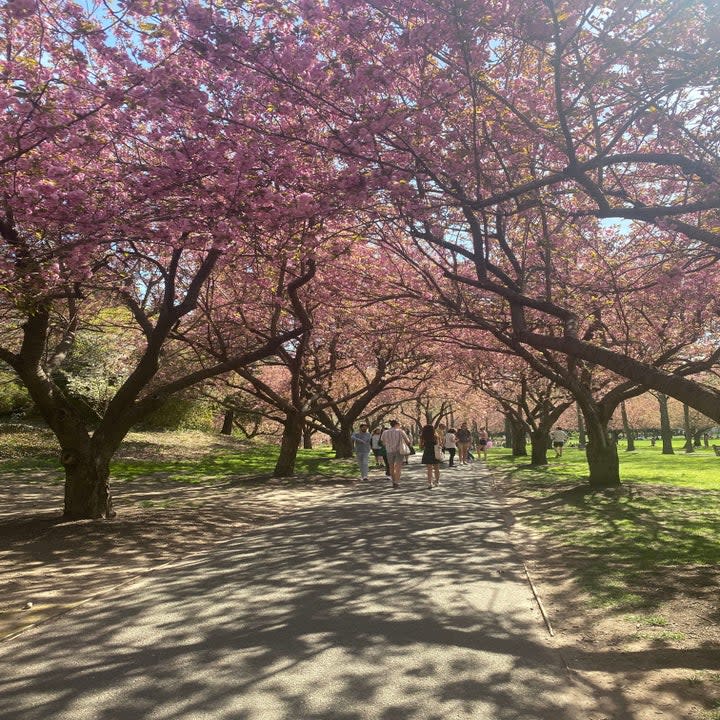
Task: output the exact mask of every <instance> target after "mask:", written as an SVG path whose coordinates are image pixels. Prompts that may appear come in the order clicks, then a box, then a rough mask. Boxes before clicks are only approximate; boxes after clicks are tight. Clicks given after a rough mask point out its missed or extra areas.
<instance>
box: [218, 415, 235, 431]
mask: <svg viewBox="0 0 720 720" xmlns="http://www.w3.org/2000/svg"><path fill="white" fill-rule="evenodd" d="M234 419H235V412H234V411H233V410H226V411H225V417H224V418H223V425H222V430H220V434H221V435H232V431H233V420H234Z"/></svg>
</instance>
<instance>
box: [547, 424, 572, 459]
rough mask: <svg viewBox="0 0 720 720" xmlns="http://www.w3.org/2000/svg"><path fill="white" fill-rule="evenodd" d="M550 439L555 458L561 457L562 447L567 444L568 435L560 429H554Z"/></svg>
mask: <svg viewBox="0 0 720 720" xmlns="http://www.w3.org/2000/svg"><path fill="white" fill-rule="evenodd" d="M550 439H551V440H552V444H553V448H554V449H555V457H556V458H559V457H562V454H563V447H565V443H566V442H567V439H568V434H567V433H566V432H565V431H564V430H563V429H562V428H555V429H554V430H553V431H552V432H551V433H550Z"/></svg>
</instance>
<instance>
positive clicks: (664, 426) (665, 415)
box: [656, 393, 675, 455]
mask: <svg viewBox="0 0 720 720" xmlns="http://www.w3.org/2000/svg"><path fill="white" fill-rule="evenodd" d="M656 397H657V399H658V403H659V405H660V437H661V438H662V446H663V447H662V454H663V455H674V454H675V451H674V450H673V444H672V428H671V427H670V413H669V412H668V396H667V395H663V394H662V393H658V394H657V395H656Z"/></svg>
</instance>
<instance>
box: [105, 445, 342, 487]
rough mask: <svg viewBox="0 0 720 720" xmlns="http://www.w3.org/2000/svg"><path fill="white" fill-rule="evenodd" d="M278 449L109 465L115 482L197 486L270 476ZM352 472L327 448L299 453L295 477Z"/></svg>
mask: <svg viewBox="0 0 720 720" xmlns="http://www.w3.org/2000/svg"><path fill="white" fill-rule="evenodd" d="M278 453H279V449H278V447H277V446H276V445H248V446H246V447H243V448H239V449H230V448H228V449H225V448H224V449H221V450H217V449H215V450H214V451H213V454H212V455H209V456H205V457H202V458H198V459H192V460H159V461H158V460H149V459H148V460H146V459H140V460H128V459H126V460H116V461H115V462H113V464H112V466H111V475H112V478H113V480H115V481H132V480H135V479H138V478H143V479H146V478H148V477H153V476H154V477H159V476H162V477H163V479H166V480H174V481H177V482H186V483H200V482H209V481H226V480H233V479H241V478H258V479H259V478H262V477H264V476H269V475H271V474H272V471H273V468H274V467H275V463H276V462H277V458H278ZM354 473H355V464H354V462H353V461H351V460H334V459H333V455H332V453H331V452H330V451H329V450H328V448H320V449H316V450H300V451H299V452H298V456H297V460H296V463H295V475H298V476H313V477H318V476H320V477H350V476H352V475H353V474H354Z"/></svg>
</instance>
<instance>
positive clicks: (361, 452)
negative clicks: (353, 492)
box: [350, 423, 372, 480]
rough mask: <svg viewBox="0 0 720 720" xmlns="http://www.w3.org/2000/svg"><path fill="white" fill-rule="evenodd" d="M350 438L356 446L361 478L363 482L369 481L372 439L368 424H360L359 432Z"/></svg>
mask: <svg viewBox="0 0 720 720" xmlns="http://www.w3.org/2000/svg"><path fill="white" fill-rule="evenodd" d="M350 438H351V439H352V441H353V444H354V446H355V457H356V458H357V461H358V465H359V466H360V476H361V477H362V479H363V480H367V479H368V475H369V474H370V468H369V462H370V440H371V439H372V435H370V433H369V432H368V426H367V424H366V423H360V430H359V432H354V433H353V434H352V435H351V436H350Z"/></svg>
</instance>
